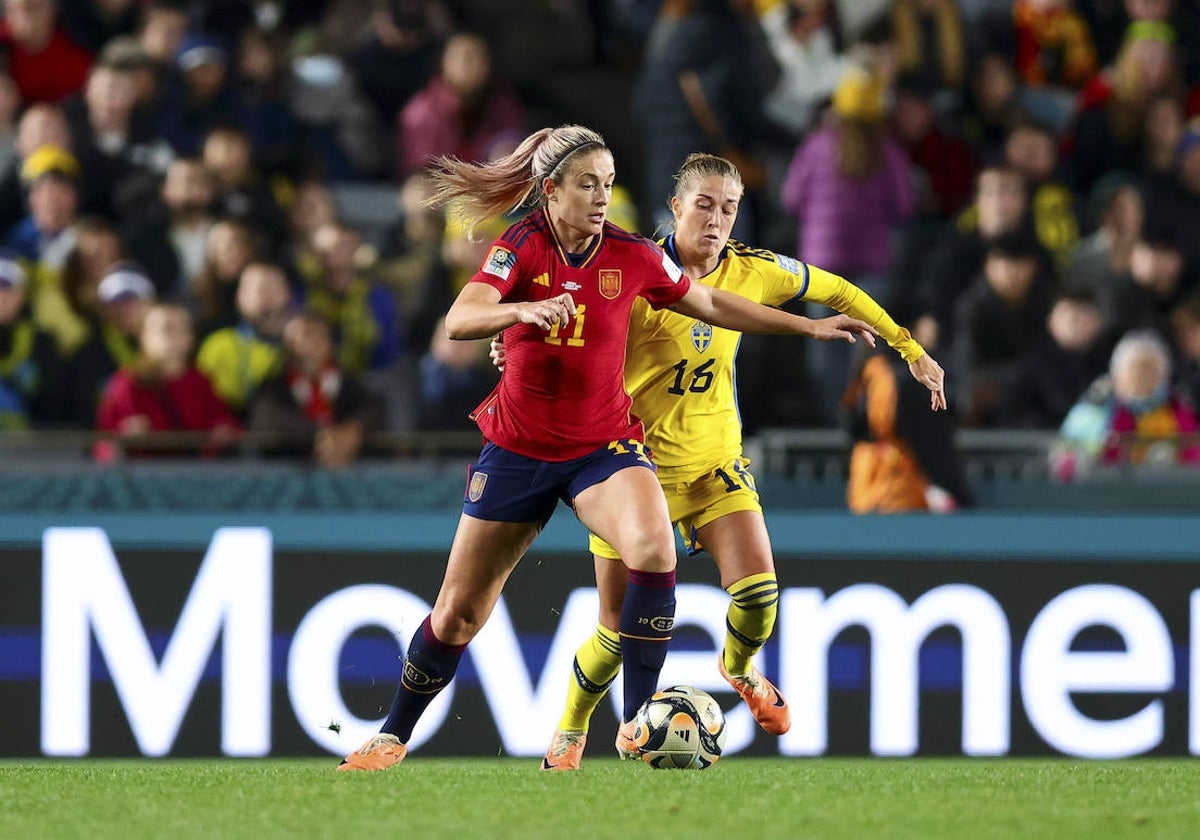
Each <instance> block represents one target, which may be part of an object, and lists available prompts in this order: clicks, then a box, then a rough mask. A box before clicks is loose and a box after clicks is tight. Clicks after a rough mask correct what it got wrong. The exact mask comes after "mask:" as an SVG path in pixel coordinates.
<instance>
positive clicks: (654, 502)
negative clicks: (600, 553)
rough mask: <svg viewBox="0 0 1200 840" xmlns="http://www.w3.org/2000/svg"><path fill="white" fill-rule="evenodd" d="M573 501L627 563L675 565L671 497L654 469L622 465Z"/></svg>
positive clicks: (587, 522)
mask: <svg viewBox="0 0 1200 840" xmlns="http://www.w3.org/2000/svg"><path fill="white" fill-rule="evenodd" d="M572 503H573V504H574V506H575V513H576V515H578V516H579V520H580V521H581V522H582V523H583V524H584V525H585V526H586V527H587V529H588V530H589V531H591V532H592V533H593V534H595V535H596V536H598V537H600V538H601V539H602V540H604V541H605V542H606V543H608V544H609V545H610V546H612V548H613V549H614V550H615V551H616V552H617V554H618V555H619V556H620V557H621V559H622V560H624V561H625V565H627V566H628V567H629V568H631V569H640V570H643V571H670V570H671V569H673V568H675V536H674V534H673V533H672V531H671V520H670V515H669V514H668V513H667V500H666V498H665V497H664V496H663V491H662V488H661V487H660V486H659V484H658V478H657V477H656V475H655V473H654V471H653V470H651V469H648V468H647V467H643V466H631V467H626V468H624V469H621V470H618V471H617V472H614V473H613V474H612V475H610V476H608V478H606V479H605V480H603V481H600V482H598V483H596V484H593V485H591V486H590V487H587V488H585V489H583V490H581V491H580V492H579V493H577V494H576V495H575V497H574V499H573V500H572Z"/></svg>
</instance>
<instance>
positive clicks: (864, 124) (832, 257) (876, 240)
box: [782, 67, 916, 422]
mask: <svg viewBox="0 0 1200 840" xmlns="http://www.w3.org/2000/svg"><path fill="white" fill-rule="evenodd" d="M909 169H910V167H909V162H908V158H907V156H906V155H905V152H904V149H903V147H901V146H900V144H899V143H898V142H896V140H895V139H893V138H892V137H891V136H889V135H888V133H887V127H886V123H885V122H884V90H883V84H882V82H881V81H880V80H879V79H878V78H876V77H875V76H874V75H872V74H871V73H869V72H868V71H866V70H864V69H861V68H858V67H855V68H852V69H851V70H848V71H847V72H846V73H845V74H844V75H843V76H842V79H841V81H840V82H839V83H838V86H837V89H836V90H835V91H834V94H833V114H832V118H831V119H830V120H829V121H828V122H827V123H826V124H825V125H822V126H821V127H820V128H818V129H817V130H815V131H813V132H812V133H811V134H810V135H809V136H808V137H807V138H806V139H805V140H804V141H803V142H802V143H801V144H800V147H799V148H798V149H797V150H796V154H795V156H794V157H793V158H792V162H791V166H789V168H788V173H787V178H786V179H785V181H784V184H783V194H782V200H783V206H784V208H785V209H786V210H787V211H788V212H789V213H793V214H794V215H795V216H796V218H797V221H798V227H797V243H796V244H797V254H798V256H799V257H800V259H802V260H803V261H804V262H806V263H808V264H810V265H819V266H821V267H822V268H824V269H825V270H827V271H832V272H833V273H835V274H840V275H841V276H843V277H845V278H846V279H847V280H849V281H850V282H851V283H853V284H854V285H856V286H858V287H859V288H860V289H863V290H865V291H866V292H867V293H868V294H870V295H871V296H872V297H873V298H875V299H876V300H886V299H888V298H889V295H888V291H889V290H888V289H887V288H886V287H885V278H886V272H887V269H888V266H890V265H891V263H892V239H893V234H894V231H895V229H896V228H897V227H898V226H899V225H900V223H901V222H903V221H905V220H906V219H907V218H908V217H909V216H911V215H912V213H913V210H914V207H915V203H916V199H915V196H914V192H913V188H912V183H911V180H910V179H911V176H910V174H909ZM817 317H822V316H820V315H818V316H817ZM804 350H805V354H806V358H807V364H808V367H809V370H810V372H811V374H812V377H813V378H812V381H813V383H814V385H815V386H816V388H817V389H818V390H817V393H816V394H814V397H816V400H815V402H816V403H817V404H818V405H822V406H826V407H828V408H829V410H830V411H832V408H833V407H834V406H836V405H837V404H838V400H839V398H840V395H841V393H842V391H843V390H844V389H845V387H846V382H847V377H848V375H849V372H850V352H849V350H850V348H849V347H845V348H833V347H817V346H816V344H815V343H814V344H813V345H812V346H805V348H804ZM825 419H826V420H828V421H829V422H833V421H834V419H835V418H833V417H832V415H830V416H829V417H827V418H825Z"/></svg>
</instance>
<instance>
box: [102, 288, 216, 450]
mask: <svg viewBox="0 0 1200 840" xmlns="http://www.w3.org/2000/svg"><path fill="white" fill-rule="evenodd" d="M194 347H195V330H194V328H193V326H192V318H191V315H189V314H188V311H187V310H186V309H184V308H183V307H181V306H175V305H172V304H154V305H152V306H150V308H149V309H147V310H146V313H145V315H144V316H143V318H142V322H141V328H140V329H139V331H138V355H137V358H136V359H135V360H134V361H133V363H132V364H131V365H129V366H128V367H122V368H121V369H120V370H118V371H117V372H116V373H115V374H114V375H113V377H112V379H110V380H109V382H108V385H107V386H106V387H105V389H104V393H103V394H102V395H101V397H100V405H99V408H98V409H97V411H96V429H97V430H98V431H101V432H109V433H112V434H113V435H115V436H116V437H117V438H121V437H137V436H139V435H145V434H147V433H150V432H203V433H206V434H203V435H200V436H199V440H198V441H194V440H191V439H188V440H183V441H180V443H179V445H178V446H177V447H172V448H171V449H172V450H173V451H175V452H177V453H201V454H206V455H211V454H215V453H217V452H219V451H220V450H222V449H224V448H226V447H227V446H229V445H230V444H231V443H233V442H234V441H235V440H236V439H237V437H238V432H239V426H238V422H237V420H236V419H235V418H234V416H233V415H232V414H231V413H230V411H229V409H228V407H226V405H225V404H224V403H223V402H221V399H220V397H218V396H217V395H216V392H215V391H213V387H212V383H211V382H210V381H209V379H208V377H207V376H205V375H204V374H203V373H201V372H200V371H199V370H198V369H197V368H196V366H195V365H194V364H193V363H192V351H193V349H194ZM126 454H140V453H133V452H129V451H128V450H127V451H126ZM95 455H96V458H97V460H100V461H102V462H104V461H109V460H112V458H113V457H114V455H115V451H114V446H113V444H112V442H111V439H109V440H104V441H101V442H100V443H99V444H98V445H97V448H96V451H95Z"/></svg>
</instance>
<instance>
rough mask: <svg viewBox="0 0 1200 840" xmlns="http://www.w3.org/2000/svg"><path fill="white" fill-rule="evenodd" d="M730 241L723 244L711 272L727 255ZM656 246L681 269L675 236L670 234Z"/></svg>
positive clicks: (681, 264)
mask: <svg viewBox="0 0 1200 840" xmlns="http://www.w3.org/2000/svg"><path fill="white" fill-rule="evenodd" d="M732 241H733V240H732V239H731V240H728V241H727V242H726V243H725V247H724V248H722V249H721V253H720V254H719V255H718V256H717V264H716V265H715V266H713V271H716V270H717V268H718V267H720V265H721V261H722V260H724V259H725V255H726V254H727V253H729V243H730V242H732ZM658 244H659V247H661V248H662V249H663V250H664V251H666V252H667V256H668V257H670V258H671V262H673V263H675V265H677V266H679V267H680V268H683V263H682V262H681V261H680V259H679V253H678V252H677V251H676V250H675V234H673V233H672V234H670V235H668V236H667V238H666V239H660V240H658ZM709 274H712V271H710V272H709ZM705 276H708V275H705ZM693 279H698V278H693Z"/></svg>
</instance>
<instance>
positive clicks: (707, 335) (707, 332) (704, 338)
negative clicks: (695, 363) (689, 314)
mask: <svg viewBox="0 0 1200 840" xmlns="http://www.w3.org/2000/svg"><path fill="white" fill-rule="evenodd" d="M710 344H712V326H711V325H710V324H706V323H704V322H703V321H697V322H696V323H694V324H692V346H693V347H695V348H696V352H697V353H703V352H704V351H705V350H707V349H708V345H710Z"/></svg>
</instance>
